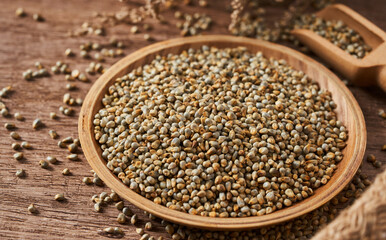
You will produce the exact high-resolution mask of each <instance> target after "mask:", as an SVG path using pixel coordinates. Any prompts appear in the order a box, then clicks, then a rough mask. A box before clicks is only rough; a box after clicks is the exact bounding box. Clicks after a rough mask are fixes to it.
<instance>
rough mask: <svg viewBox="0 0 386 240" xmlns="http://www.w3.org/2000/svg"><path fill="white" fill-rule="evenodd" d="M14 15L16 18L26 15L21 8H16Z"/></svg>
mask: <svg viewBox="0 0 386 240" xmlns="http://www.w3.org/2000/svg"><path fill="white" fill-rule="evenodd" d="M15 15H16V16H17V17H25V16H26V15H27V14H26V13H25V11H24V9H23V8H17V9H16V11H15Z"/></svg>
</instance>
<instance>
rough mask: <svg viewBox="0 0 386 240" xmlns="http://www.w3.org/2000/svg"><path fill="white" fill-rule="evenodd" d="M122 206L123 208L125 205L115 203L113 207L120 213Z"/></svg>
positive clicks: (121, 202)
mask: <svg viewBox="0 0 386 240" xmlns="http://www.w3.org/2000/svg"><path fill="white" fill-rule="evenodd" d="M124 206H125V205H124V204H123V201H120V202H117V203H116V204H115V207H116V208H117V209H118V210H119V211H121V210H122V209H123V207H124Z"/></svg>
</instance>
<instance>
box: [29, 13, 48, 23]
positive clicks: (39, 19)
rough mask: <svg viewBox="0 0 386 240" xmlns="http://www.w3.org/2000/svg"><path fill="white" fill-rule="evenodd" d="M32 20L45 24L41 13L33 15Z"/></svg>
mask: <svg viewBox="0 0 386 240" xmlns="http://www.w3.org/2000/svg"><path fill="white" fill-rule="evenodd" d="M32 18H33V20H35V21H37V22H44V20H45V19H44V18H43V17H42V15H40V14H39V13H34V14H33V15H32Z"/></svg>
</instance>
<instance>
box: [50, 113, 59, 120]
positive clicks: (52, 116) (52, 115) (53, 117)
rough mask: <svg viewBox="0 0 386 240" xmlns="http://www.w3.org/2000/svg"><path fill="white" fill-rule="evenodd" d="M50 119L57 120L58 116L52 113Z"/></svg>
mask: <svg viewBox="0 0 386 240" xmlns="http://www.w3.org/2000/svg"><path fill="white" fill-rule="evenodd" d="M50 118H51V119H57V118H58V115H56V113H54V112H50Z"/></svg>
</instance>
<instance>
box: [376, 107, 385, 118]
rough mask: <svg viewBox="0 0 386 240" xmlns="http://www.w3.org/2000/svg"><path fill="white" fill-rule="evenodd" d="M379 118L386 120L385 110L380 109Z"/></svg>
mask: <svg viewBox="0 0 386 240" xmlns="http://www.w3.org/2000/svg"><path fill="white" fill-rule="evenodd" d="M378 116H380V117H381V118H384V119H386V112H385V110H383V109H379V111H378Z"/></svg>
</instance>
